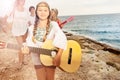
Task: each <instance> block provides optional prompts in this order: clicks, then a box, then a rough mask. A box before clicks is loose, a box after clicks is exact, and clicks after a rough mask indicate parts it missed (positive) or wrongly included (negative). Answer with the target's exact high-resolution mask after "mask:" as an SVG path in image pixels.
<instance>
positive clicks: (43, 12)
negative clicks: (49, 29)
mask: <svg viewBox="0 0 120 80" xmlns="http://www.w3.org/2000/svg"><path fill="white" fill-rule="evenodd" d="M36 14H37V16H38V18H39V19H41V20H45V19H48V18H49V16H50V9H49V6H48V4H47V3H45V2H41V3H39V4H38V6H37V8H36Z"/></svg>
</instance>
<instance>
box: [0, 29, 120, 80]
mask: <svg viewBox="0 0 120 80" xmlns="http://www.w3.org/2000/svg"><path fill="white" fill-rule="evenodd" d="M65 34H66V36H67V38H68V39H72V40H76V41H77V42H78V43H79V44H80V46H81V48H82V61H81V63H80V67H79V69H78V70H77V71H76V72H74V73H68V72H64V71H62V70H61V69H59V68H57V69H56V74H55V80H120V52H119V50H118V49H114V48H113V47H110V46H109V45H105V44H101V43H99V42H97V41H95V40H92V39H89V38H87V37H84V36H80V35H73V34H71V33H67V32H65ZM0 41H5V42H10V43H16V40H15V38H14V37H13V36H12V35H11V33H8V34H5V33H3V31H0ZM115 51H117V52H115ZM17 52H18V50H13V49H7V48H5V49H0V80H36V73H35V70H34V66H33V63H32V61H31V57H30V55H25V61H26V62H27V64H26V65H23V66H22V68H20V69H19V68H18V65H16V62H17V61H18V55H17ZM116 53H117V54H116Z"/></svg>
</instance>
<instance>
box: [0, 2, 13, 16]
mask: <svg viewBox="0 0 120 80" xmlns="http://www.w3.org/2000/svg"><path fill="white" fill-rule="evenodd" d="M13 3H14V0H2V1H1V3H0V16H5V15H6V14H9V13H10V11H11V10H12V8H13Z"/></svg>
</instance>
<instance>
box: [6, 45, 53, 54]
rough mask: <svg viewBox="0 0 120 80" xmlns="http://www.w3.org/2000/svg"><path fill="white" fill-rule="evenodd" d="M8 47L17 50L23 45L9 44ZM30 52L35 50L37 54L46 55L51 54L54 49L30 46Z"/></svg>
mask: <svg viewBox="0 0 120 80" xmlns="http://www.w3.org/2000/svg"><path fill="white" fill-rule="evenodd" d="M7 48H9V49H15V50H20V49H21V46H19V45H17V44H10V43H8V44H7ZM29 49H30V52H34V53H37V54H45V55H51V52H52V51H53V50H49V49H44V48H37V47H29Z"/></svg>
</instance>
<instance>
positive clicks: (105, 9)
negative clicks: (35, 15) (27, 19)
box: [0, 0, 120, 16]
mask: <svg viewBox="0 0 120 80" xmlns="http://www.w3.org/2000/svg"><path fill="white" fill-rule="evenodd" d="M40 1H46V2H47V3H48V4H49V5H50V7H51V8H57V9H58V11H59V16H66V15H91V14H106V13H107V14H108V13H120V0H26V3H25V7H26V8H28V7H29V6H31V5H33V6H36V4H37V3H39V2H40ZM13 2H14V0H1V3H0V16H4V15H5V14H6V13H8V12H9V11H10V10H11V9H12V6H13Z"/></svg>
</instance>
